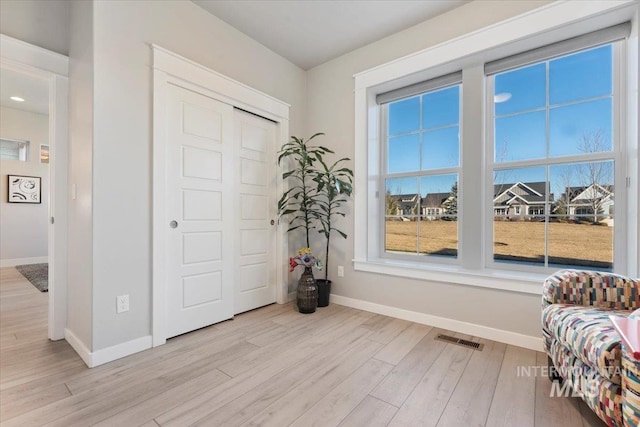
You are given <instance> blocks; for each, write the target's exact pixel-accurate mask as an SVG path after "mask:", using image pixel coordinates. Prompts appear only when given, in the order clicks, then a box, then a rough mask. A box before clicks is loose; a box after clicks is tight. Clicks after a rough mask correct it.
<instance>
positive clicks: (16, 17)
mask: <svg viewBox="0 0 640 427" xmlns="http://www.w3.org/2000/svg"><path fill="white" fill-rule="evenodd" d="M69 3H70V2H69V1H68V0H2V1H0V29H1V31H2V34H6V35H8V36H11V37H13V38H16V39H19V40H22V41H25V42H27V43H31V44H35V45H36V46H40V47H44V48H45V49H49V50H52V51H54V52H58V53H61V54H63V55H68V54H69Z"/></svg>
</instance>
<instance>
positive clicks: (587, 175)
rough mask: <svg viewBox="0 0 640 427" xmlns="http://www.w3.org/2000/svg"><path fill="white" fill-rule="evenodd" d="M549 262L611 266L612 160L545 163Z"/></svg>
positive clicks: (599, 266) (612, 223)
mask: <svg viewBox="0 0 640 427" xmlns="http://www.w3.org/2000/svg"><path fill="white" fill-rule="evenodd" d="M549 179H550V188H551V191H552V193H553V197H552V198H550V200H551V201H552V204H551V215H550V219H549V221H550V222H549V245H548V247H549V249H548V250H549V264H556V265H569V266H580V267H592V268H600V269H610V268H612V266H613V230H614V228H613V227H614V221H613V213H614V186H613V182H614V168H613V161H603V162H590V163H571V164H566V165H555V166H550V167H549Z"/></svg>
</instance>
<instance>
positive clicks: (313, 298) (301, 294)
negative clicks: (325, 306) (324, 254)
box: [297, 267, 318, 314]
mask: <svg viewBox="0 0 640 427" xmlns="http://www.w3.org/2000/svg"><path fill="white" fill-rule="evenodd" d="M297 304H298V310H299V311H300V313H305V314H308V313H313V312H315V311H316V307H317V306H318V286H317V285H316V279H314V278H313V271H312V270H311V267H305V269H304V273H302V276H300V280H298V291H297Z"/></svg>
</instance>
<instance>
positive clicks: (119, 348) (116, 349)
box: [91, 335, 153, 368]
mask: <svg viewBox="0 0 640 427" xmlns="http://www.w3.org/2000/svg"><path fill="white" fill-rule="evenodd" d="M152 341H153V340H152V337H151V335H146V336H144V337H140V338H136V339H134V340H131V341H127V342H123V343H122V344H117V345H114V346H111V347H107V348H103V349H101V350H97V351H94V352H93V366H91V368H93V367H94V366H100V365H103V364H105V363H108V362H111V361H114V360H116V359H120V358H122V357H125V356H129V355H131V354H134V353H138V352H141V351H143V350H147V349H149V348H151V347H152Z"/></svg>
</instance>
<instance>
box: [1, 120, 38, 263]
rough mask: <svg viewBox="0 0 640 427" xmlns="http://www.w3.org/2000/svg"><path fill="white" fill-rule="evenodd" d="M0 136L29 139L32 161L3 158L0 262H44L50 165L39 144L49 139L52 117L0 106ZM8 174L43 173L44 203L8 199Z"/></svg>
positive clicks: (28, 174)
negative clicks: (42, 161)
mask: <svg viewBox="0 0 640 427" xmlns="http://www.w3.org/2000/svg"><path fill="white" fill-rule="evenodd" d="M0 137H2V138H8V139H19V140H26V141H29V156H28V160H29V161H27V162H21V161H18V160H0V230H2V232H1V233H0V262H2V265H13V264H15V262H11V261H9V260H20V261H17V263H18V264H22V263H29V262H42V259H41V258H43V257H46V256H47V252H48V248H47V243H48V240H47V231H48V225H47V218H48V210H49V165H48V164H43V163H40V144H47V141H48V140H49V117H48V116H47V115H44V114H37V113H31V112H27V111H22V110H17V109H14V108H8V107H0ZM7 175H26V176H39V177H41V178H42V180H41V189H42V193H41V201H42V203H40V204H27V203H24V204H23V203H9V202H8V198H7V188H8V181H7ZM25 258H34V259H33V260H29V261H27V260H24V259H25ZM37 258H40V259H37Z"/></svg>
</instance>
